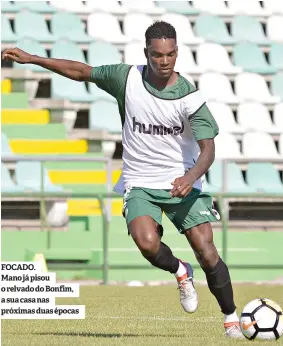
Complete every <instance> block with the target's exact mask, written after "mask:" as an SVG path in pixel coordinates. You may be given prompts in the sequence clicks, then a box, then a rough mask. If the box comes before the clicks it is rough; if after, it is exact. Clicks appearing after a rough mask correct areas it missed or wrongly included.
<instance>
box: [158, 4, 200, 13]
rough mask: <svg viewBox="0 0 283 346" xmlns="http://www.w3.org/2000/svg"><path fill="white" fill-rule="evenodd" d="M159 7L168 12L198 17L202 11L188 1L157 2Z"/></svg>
mask: <svg viewBox="0 0 283 346" xmlns="http://www.w3.org/2000/svg"><path fill="white" fill-rule="evenodd" d="M156 4H157V6H159V7H162V8H165V10H166V12H171V13H178V14H183V15H197V14H199V13H200V11H199V10H198V9H196V8H194V7H192V6H191V5H190V4H189V2H188V1H156Z"/></svg>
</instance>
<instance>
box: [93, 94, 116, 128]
mask: <svg viewBox="0 0 283 346" xmlns="http://www.w3.org/2000/svg"><path fill="white" fill-rule="evenodd" d="M90 129H91V130H106V131H108V132H110V133H121V132H122V125H121V117H120V114H119V110H118V106H117V102H106V101H98V102H95V103H94V104H93V105H92V106H91V109H90Z"/></svg>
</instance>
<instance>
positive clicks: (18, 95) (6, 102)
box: [1, 92, 28, 109]
mask: <svg viewBox="0 0 283 346" xmlns="http://www.w3.org/2000/svg"><path fill="white" fill-rule="evenodd" d="M1 106H2V109H6V108H14V109H26V108H28V94H27V93H26V92H12V93H10V94H2V95H1Z"/></svg>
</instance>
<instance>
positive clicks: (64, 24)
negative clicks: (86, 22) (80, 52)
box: [50, 12, 92, 43]
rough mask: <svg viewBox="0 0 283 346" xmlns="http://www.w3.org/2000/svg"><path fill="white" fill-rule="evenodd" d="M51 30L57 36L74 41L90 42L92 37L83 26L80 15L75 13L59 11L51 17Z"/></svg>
mask: <svg viewBox="0 0 283 346" xmlns="http://www.w3.org/2000/svg"><path fill="white" fill-rule="evenodd" d="M50 25H51V32H52V33H53V35H54V36H56V37H57V38H68V39H69V40H71V41H73V42H78V43H88V42H91V41H92V39H91V37H89V36H88V35H87V34H86V33H85V31H84V28H83V24H82V22H81V20H80V17H79V16H77V15H76V14H74V13H67V12H61V13H60V12H59V13H56V14H54V16H52V18H51V22H50Z"/></svg>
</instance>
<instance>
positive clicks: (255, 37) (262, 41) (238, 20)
mask: <svg viewBox="0 0 283 346" xmlns="http://www.w3.org/2000/svg"><path fill="white" fill-rule="evenodd" d="M231 31H232V35H233V36H234V37H235V38H236V39H237V40H239V41H248V42H254V43H257V44H259V45H270V44H271V41H269V40H268V39H267V37H266V36H265V34H264V31H263V27H262V26H261V24H260V22H259V21H258V20H257V19H256V18H254V17H251V16H245V15H242V16H236V17H234V19H233V21H232V26H231Z"/></svg>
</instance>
